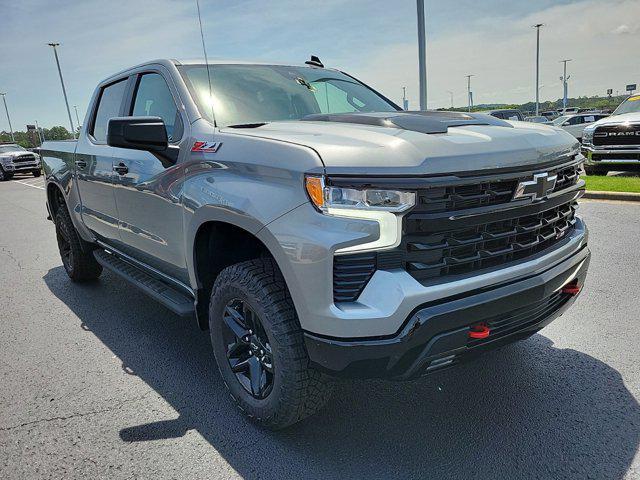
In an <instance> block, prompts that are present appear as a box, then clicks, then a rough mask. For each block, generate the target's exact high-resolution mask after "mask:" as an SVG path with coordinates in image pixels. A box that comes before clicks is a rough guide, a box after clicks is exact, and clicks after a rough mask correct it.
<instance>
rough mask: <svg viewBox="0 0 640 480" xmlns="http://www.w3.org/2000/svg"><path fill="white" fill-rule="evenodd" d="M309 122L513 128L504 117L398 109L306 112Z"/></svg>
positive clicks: (441, 129) (439, 129) (434, 129)
mask: <svg viewBox="0 0 640 480" xmlns="http://www.w3.org/2000/svg"><path fill="white" fill-rule="evenodd" d="M301 120H303V121H309V122H335V123H356V124H359V125H371V126H376V127H388V128H400V129H403V130H411V131H413V132H420V133H428V134H432V133H447V130H448V129H449V127H463V126H466V125H493V126H496V127H507V128H513V126H512V125H511V124H509V123H507V122H505V121H504V120H500V119H499V118H496V117H492V116H491V115H486V114H483V113H462V112H431V111H426V112H423V111H406V112H405V111H398V112H380V113H336V114H314V115H307V116H306V117H303V118H302V119H301Z"/></svg>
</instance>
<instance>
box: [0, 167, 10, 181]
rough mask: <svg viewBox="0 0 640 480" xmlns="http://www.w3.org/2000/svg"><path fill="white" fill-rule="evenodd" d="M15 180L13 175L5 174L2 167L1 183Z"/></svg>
mask: <svg viewBox="0 0 640 480" xmlns="http://www.w3.org/2000/svg"><path fill="white" fill-rule="evenodd" d="M12 178H13V173H8V172H5V171H4V169H3V168H2V167H0V182H3V181H5V180H11V179H12Z"/></svg>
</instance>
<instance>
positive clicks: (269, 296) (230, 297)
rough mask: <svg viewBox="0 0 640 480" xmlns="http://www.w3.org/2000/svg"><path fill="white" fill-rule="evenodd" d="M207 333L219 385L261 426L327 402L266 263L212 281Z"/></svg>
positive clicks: (279, 283)
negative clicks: (219, 375) (215, 364)
mask: <svg viewBox="0 0 640 480" xmlns="http://www.w3.org/2000/svg"><path fill="white" fill-rule="evenodd" d="M209 327H210V334H211V343H212V345H213V352H214V355H215V358H216V362H217V364H218V368H219V370H220V374H221V376H222V379H223V380H224V383H225V385H226V386H227V388H228V389H229V391H230V392H231V395H232V396H233V398H234V399H235V401H236V403H237V405H238V406H239V407H240V409H241V410H242V411H243V412H244V413H245V414H246V415H247V416H249V417H250V418H251V419H253V420H254V421H256V422H258V423H259V424H261V425H262V426H264V427H267V428H270V429H274V430H276V429H280V428H284V427H287V426H289V425H292V424H293V423H296V422H298V421H300V420H302V419H303V418H305V417H308V416H310V415H312V414H313V413H315V412H316V411H317V410H319V409H320V408H322V407H323V406H324V405H325V403H326V402H327V401H328V399H329V398H330V396H331V385H330V383H329V382H328V380H327V379H326V378H325V376H324V375H322V374H321V373H320V372H318V371H316V370H314V369H312V368H311V367H310V366H309V357H308V355H307V351H306V348H305V346H304V338H303V333H302V329H301V328H300V324H299V322H298V317H297V314H296V311H295V308H294V306H293V302H292V300H291V297H290V295H289V292H288V290H287V286H286V284H285V281H284V278H283V277H282V274H281V273H280V270H279V269H278V267H277V265H276V264H275V262H274V261H273V260H272V259H269V258H262V259H256V260H250V261H247V262H242V263H238V264H235V265H232V266H230V267H227V268H225V269H224V270H223V271H222V272H221V273H220V275H218V278H217V279H216V281H215V284H214V286H213V289H212V291H211V300H210V303H209Z"/></svg>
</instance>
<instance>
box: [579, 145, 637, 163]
mask: <svg viewBox="0 0 640 480" xmlns="http://www.w3.org/2000/svg"><path fill="white" fill-rule="evenodd" d="M581 153H582V154H583V155H584V157H585V164H586V165H603V164H607V165H615V164H618V165H625V164H626V165H634V164H635V165H640V146H638V147H635V148H634V147H632V146H628V147H616V148H613V147H595V146H593V145H591V144H583V145H582V147H581Z"/></svg>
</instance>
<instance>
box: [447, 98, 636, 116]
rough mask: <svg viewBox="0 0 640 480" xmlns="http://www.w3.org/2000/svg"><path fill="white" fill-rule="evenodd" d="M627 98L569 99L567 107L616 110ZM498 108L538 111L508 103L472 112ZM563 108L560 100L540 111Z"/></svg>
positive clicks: (487, 105) (479, 107)
mask: <svg viewBox="0 0 640 480" xmlns="http://www.w3.org/2000/svg"><path fill="white" fill-rule="evenodd" d="M625 98H627V95H618V96H612V97H599V96H593V97H577V98H569V99H567V102H568V104H567V106H569V107H577V108H593V109H598V110H601V109H608V110H614V109H615V108H616V107H617V106H618V105H620V103H621V102H622V101H623V100H624V99H625ZM498 108H517V109H518V110H520V111H521V112H523V113H533V112H534V111H535V109H536V104H535V102H527V103H522V104H515V103H513V104H506V103H483V104H480V105H474V106H473V108H472V109H471V111H473V112H479V111H482V110H495V109H498ZM559 108H562V99H561V98H559V99H558V100H556V101H546V102H540V111H541V112H543V111H546V110H557V109H559ZM438 110H454V111H465V112H466V111H467V107H455V108H439V109H438Z"/></svg>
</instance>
